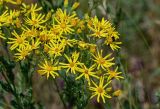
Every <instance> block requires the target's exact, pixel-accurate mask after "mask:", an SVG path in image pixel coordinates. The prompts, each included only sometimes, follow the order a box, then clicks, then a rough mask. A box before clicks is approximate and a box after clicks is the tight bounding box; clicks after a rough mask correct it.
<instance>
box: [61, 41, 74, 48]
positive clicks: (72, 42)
mask: <svg viewBox="0 0 160 109" xmlns="http://www.w3.org/2000/svg"><path fill="white" fill-rule="evenodd" d="M61 43H62V44H63V45H64V46H67V45H68V46H70V47H73V46H74V45H75V44H76V43H77V40H75V39H62V41H61Z"/></svg>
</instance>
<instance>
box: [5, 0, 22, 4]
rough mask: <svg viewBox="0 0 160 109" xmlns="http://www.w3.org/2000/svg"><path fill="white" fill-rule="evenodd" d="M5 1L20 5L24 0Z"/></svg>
mask: <svg viewBox="0 0 160 109" xmlns="http://www.w3.org/2000/svg"><path fill="white" fill-rule="evenodd" d="M4 1H5V2H8V3H11V4H14V5H19V4H21V3H22V1H23V0H4Z"/></svg>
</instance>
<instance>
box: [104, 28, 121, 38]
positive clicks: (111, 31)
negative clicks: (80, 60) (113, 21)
mask: <svg viewBox="0 0 160 109" xmlns="http://www.w3.org/2000/svg"><path fill="white" fill-rule="evenodd" d="M107 33H108V34H107V36H106V38H109V37H110V38H111V37H112V38H114V39H115V40H117V39H119V33H118V32H117V31H116V30H115V28H114V27H110V28H107Z"/></svg>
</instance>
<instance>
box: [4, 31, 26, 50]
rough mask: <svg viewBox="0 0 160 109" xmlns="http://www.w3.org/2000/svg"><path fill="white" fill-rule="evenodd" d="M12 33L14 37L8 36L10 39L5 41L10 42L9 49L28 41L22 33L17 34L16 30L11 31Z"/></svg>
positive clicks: (23, 44)
mask: <svg viewBox="0 0 160 109" xmlns="http://www.w3.org/2000/svg"><path fill="white" fill-rule="evenodd" d="M12 35H13V36H15V38H8V39H9V40H10V41H8V42H7V43H8V44H12V45H11V46H10V49H11V50H14V49H15V48H17V47H19V48H21V47H23V46H25V45H27V44H28V41H27V40H25V39H26V37H25V36H24V35H23V33H22V34H21V35H18V34H17V33H16V31H13V33H12Z"/></svg>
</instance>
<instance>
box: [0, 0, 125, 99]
mask: <svg viewBox="0 0 160 109" xmlns="http://www.w3.org/2000/svg"><path fill="white" fill-rule="evenodd" d="M6 2H8V3H11V4H14V5H18V8H16V9H9V8H8V7H4V8H3V12H2V13H1V14H0V38H2V39H3V40H5V41H6V42H7V43H8V46H9V48H10V51H11V52H12V53H13V54H14V58H15V60H16V61H23V60H25V59H27V58H28V57H30V56H33V55H34V58H35V57H36V58H37V59H38V60H39V61H38V62H39V63H38V67H39V69H38V70H37V72H38V73H39V74H40V75H44V76H46V77H47V79H48V78H57V77H60V76H61V75H60V71H61V70H63V71H65V72H66V76H70V75H74V76H75V80H76V81H78V80H79V79H82V78H83V79H84V80H85V83H86V86H87V88H88V90H89V91H90V92H91V94H92V96H91V98H93V97H95V96H96V97H97V101H98V102H100V99H102V100H103V102H105V99H106V98H111V97H112V96H114V95H116V96H118V95H119V92H120V90H117V91H115V90H113V89H112V85H111V83H112V81H113V79H117V80H119V79H123V76H121V73H122V72H119V70H118V67H116V65H115V62H114V57H113V52H114V51H116V50H118V49H119V48H120V47H119V44H121V42H118V41H117V40H118V39H119V34H118V32H117V31H116V30H115V28H114V27H113V26H112V24H111V23H110V22H109V21H107V20H105V19H104V18H102V19H101V20H99V19H98V18H97V17H96V16H95V17H89V15H87V14H86V15H85V16H84V17H81V18H80V17H78V14H77V13H76V8H77V7H78V6H79V3H78V2H76V3H74V4H73V5H72V7H71V8H69V7H68V1H67V0H65V1H64V7H63V8H62V9H61V8H58V9H56V10H51V11H49V12H48V13H43V11H42V7H39V6H38V5H37V4H31V5H28V4H25V3H23V2H22V0H17V1H14V0H4V1H3V2H1V4H4V3H6ZM4 27H6V28H9V30H10V35H8V36H7V35H6V34H5V31H4V29H3V28H4ZM104 48H107V50H106V53H105V52H104ZM109 48H110V50H109ZM114 68H115V70H114Z"/></svg>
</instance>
